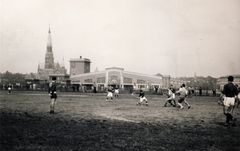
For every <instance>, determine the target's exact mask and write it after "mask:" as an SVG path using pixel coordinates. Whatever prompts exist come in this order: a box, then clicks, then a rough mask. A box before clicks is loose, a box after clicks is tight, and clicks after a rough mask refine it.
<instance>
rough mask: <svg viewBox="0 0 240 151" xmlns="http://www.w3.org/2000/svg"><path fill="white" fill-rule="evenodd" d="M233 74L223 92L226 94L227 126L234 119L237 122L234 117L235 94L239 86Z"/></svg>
mask: <svg viewBox="0 0 240 151" xmlns="http://www.w3.org/2000/svg"><path fill="white" fill-rule="evenodd" d="M233 80H234V78H233V76H229V77H228V84H226V85H224V87H223V91H222V93H223V94H224V95H225V97H224V100H223V114H224V115H225V116H226V123H225V126H228V125H229V124H230V121H233V124H235V121H236V119H235V118H233V116H232V114H233V110H234V105H235V96H236V95H237V87H236V86H235V85H234V84H233Z"/></svg>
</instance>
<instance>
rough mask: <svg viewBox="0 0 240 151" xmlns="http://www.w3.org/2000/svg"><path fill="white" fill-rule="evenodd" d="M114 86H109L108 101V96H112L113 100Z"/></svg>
mask: <svg viewBox="0 0 240 151" xmlns="http://www.w3.org/2000/svg"><path fill="white" fill-rule="evenodd" d="M113 92H114V90H113V87H112V86H109V87H108V89H107V98H106V101H108V98H111V101H113Z"/></svg>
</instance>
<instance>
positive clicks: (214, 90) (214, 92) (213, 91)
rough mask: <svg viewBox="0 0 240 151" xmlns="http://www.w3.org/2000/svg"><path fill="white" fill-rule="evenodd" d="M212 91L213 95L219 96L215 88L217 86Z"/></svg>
mask: <svg viewBox="0 0 240 151" xmlns="http://www.w3.org/2000/svg"><path fill="white" fill-rule="evenodd" d="M212 93H213V96H217V95H216V89H215V88H213V89H212Z"/></svg>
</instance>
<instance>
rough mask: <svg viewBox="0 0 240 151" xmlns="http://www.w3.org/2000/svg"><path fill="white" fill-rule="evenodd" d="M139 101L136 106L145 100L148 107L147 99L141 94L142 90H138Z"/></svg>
mask: <svg viewBox="0 0 240 151" xmlns="http://www.w3.org/2000/svg"><path fill="white" fill-rule="evenodd" d="M139 99H140V100H139V103H138V104H137V105H141V103H142V102H143V101H144V100H145V102H146V106H148V100H147V98H146V97H145V94H144V92H143V90H142V89H140V93H139Z"/></svg>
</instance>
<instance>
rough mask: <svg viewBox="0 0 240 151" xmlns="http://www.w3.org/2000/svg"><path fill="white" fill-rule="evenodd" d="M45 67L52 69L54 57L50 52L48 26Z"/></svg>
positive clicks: (50, 41)
mask: <svg viewBox="0 0 240 151" xmlns="http://www.w3.org/2000/svg"><path fill="white" fill-rule="evenodd" d="M45 69H54V57H53V52H52V40H51V31H50V27H49V31H48V41H47V51H46V54H45Z"/></svg>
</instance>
